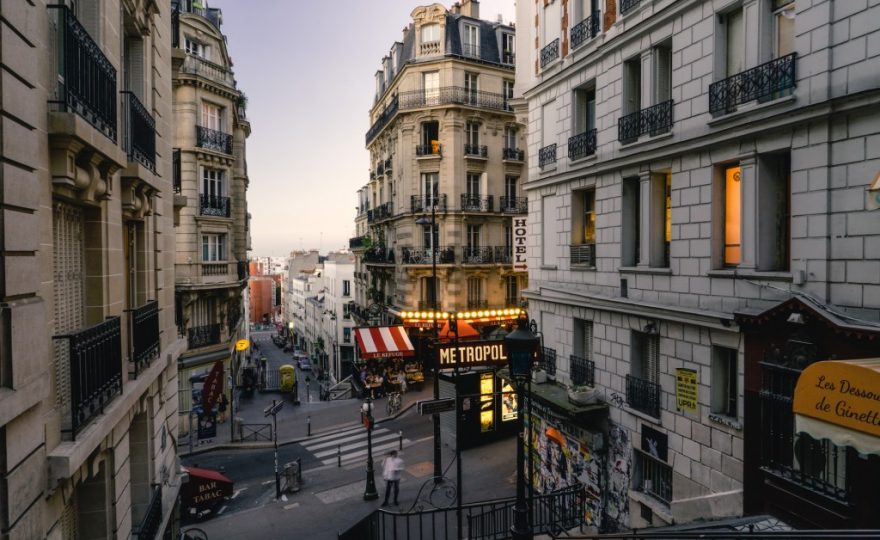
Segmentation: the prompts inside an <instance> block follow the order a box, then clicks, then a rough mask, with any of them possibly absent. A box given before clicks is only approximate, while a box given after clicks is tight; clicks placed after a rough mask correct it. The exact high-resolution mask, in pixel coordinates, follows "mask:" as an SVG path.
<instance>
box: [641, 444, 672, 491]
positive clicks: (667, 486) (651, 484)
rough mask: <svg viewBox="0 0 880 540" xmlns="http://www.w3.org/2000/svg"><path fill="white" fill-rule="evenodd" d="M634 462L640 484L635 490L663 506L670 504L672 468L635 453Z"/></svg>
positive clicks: (647, 456)
mask: <svg viewBox="0 0 880 540" xmlns="http://www.w3.org/2000/svg"><path fill="white" fill-rule="evenodd" d="M636 462H637V463H638V466H639V467H640V469H641V470H640V471H639V473H640V474H639V476H640V478H639V480H641V482H639V485H638V486H636V488H635V489H637V490H639V491H642V492H643V493H646V494H648V495H650V496H652V497H654V498H655V499H657V500H659V501H660V502H663V503H665V504H669V503H670V502H672V467H670V466H669V465H667V464H666V463H663V462H662V461H660V460H657V459H654V458H653V457H651V456H649V455H646V454H643V453H641V452H637V453H636Z"/></svg>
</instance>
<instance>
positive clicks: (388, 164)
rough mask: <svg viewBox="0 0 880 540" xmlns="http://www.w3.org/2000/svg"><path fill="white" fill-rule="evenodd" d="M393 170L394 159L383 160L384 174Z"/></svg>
mask: <svg viewBox="0 0 880 540" xmlns="http://www.w3.org/2000/svg"><path fill="white" fill-rule="evenodd" d="M393 170H394V160H392V159H391V158H388V159H386V160H385V174H391V171H393Z"/></svg>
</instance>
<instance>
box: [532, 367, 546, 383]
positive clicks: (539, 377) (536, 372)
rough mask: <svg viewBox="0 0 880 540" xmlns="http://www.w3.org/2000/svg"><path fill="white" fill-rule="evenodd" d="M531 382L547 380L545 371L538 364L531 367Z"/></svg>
mask: <svg viewBox="0 0 880 540" xmlns="http://www.w3.org/2000/svg"><path fill="white" fill-rule="evenodd" d="M532 382H533V383H535V384H543V383H545V382H547V372H546V371H544V369H543V368H542V367H541V366H540V365H538V364H536V365H535V366H533V367H532Z"/></svg>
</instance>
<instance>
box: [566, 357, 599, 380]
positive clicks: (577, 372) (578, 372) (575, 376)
mask: <svg viewBox="0 0 880 540" xmlns="http://www.w3.org/2000/svg"><path fill="white" fill-rule="evenodd" d="M568 362H569V365H568V367H569V369H570V370H571V382H572V384H577V385H587V386H595V385H596V364H595V363H594V362H593V361H592V360H588V359H586V358H584V357H583V356H577V355H574V354H572V355H571V356H569V357H568Z"/></svg>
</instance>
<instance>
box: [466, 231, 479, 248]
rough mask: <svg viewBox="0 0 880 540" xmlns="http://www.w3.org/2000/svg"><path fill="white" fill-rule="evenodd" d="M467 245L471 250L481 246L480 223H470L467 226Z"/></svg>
mask: <svg viewBox="0 0 880 540" xmlns="http://www.w3.org/2000/svg"><path fill="white" fill-rule="evenodd" d="M467 247H468V249H469V250H471V251H474V250H476V249H477V248H479V247H480V226H479V225H468V226H467Z"/></svg>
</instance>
